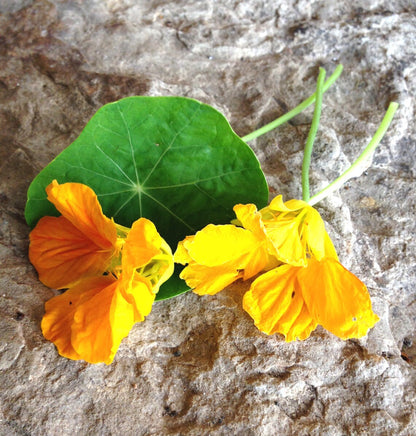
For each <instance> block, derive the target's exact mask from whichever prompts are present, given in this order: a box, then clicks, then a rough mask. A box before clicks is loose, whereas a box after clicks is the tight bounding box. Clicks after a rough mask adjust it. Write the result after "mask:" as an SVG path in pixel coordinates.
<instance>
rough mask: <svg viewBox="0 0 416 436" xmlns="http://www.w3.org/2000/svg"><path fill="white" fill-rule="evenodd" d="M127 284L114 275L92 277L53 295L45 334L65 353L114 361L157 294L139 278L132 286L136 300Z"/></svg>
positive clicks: (47, 313) (78, 356)
mask: <svg viewBox="0 0 416 436" xmlns="http://www.w3.org/2000/svg"><path fill="white" fill-rule="evenodd" d="M123 286H125V282H123V280H122V279H119V280H116V279H114V278H113V277H112V276H104V277H99V278H90V279H85V280H83V281H81V282H79V283H78V284H77V285H76V286H74V287H73V288H71V289H69V290H68V291H66V292H65V293H63V294H62V295H59V296H57V297H54V298H52V299H51V300H49V301H48V302H47V303H46V305H45V309H46V313H45V316H44V318H43V320H42V332H43V334H44V336H45V338H46V339H48V340H50V341H52V342H54V343H55V345H56V347H57V348H58V352H59V354H61V355H62V356H65V357H68V358H70V359H75V360H78V359H82V360H85V361H87V362H89V363H99V362H104V363H106V364H109V363H111V362H112V361H113V359H114V355H115V354H116V352H117V349H118V347H119V346H120V342H121V341H122V339H123V338H124V337H126V336H127V335H128V333H129V332H130V330H131V328H132V326H133V325H134V323H135V322H137V321H141V320H143V319H144V316H145V315H147V314H148V313H149V312H150V309H151V303H152V302H153V300H154V294H152V295H151V298H148V294H149V288H148V286H147V284H145V283H144V282H141V281H135V284H134V288H133V289H129V290H128V292H127V293H128V294H129V295H130V296H134V298H132V301H128V300H127V299H126V298H125V297H124V294H125V293H126V290H124V291H123V292H121V288H122V287H123ZM143 295H145V297H144V298H142V297H143ZM150 299H151V303H150V304H149V300H150ZM139 305H141V306H139Z"/></svg>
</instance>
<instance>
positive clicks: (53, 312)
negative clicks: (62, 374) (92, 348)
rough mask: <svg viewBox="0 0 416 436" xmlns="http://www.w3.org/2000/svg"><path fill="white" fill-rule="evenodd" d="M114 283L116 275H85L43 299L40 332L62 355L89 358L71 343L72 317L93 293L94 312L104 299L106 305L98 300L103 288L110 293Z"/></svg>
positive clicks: (100, 306)
mask: <svg viewBox="0 0 416 436" xmlns="http://www.w3.org/2000/svg"><path fill="white" fill-rule="evenodd" d="M115 286H116V279H114V278H113V277H112V276H103V277H95V278H90V279H85V280H83V281H82V282H80V283H78V284H77V285H76V286H74V287H73V288H71V289H69V290H68V291H66V292H64V293H63V294H61V295H57V296H56V297H53V298H52V299H50V300H49V301H47V302H46V303H45V315H44V317H43V319H42V323H41V328H42V333H43V335H44V337H45V338H46V339H47V340H49V341H51V342H53V343H54V344H55V346H56V347H57V349H58V352H59V354H60V355H61V356H64V357H67V358H69V359H73V360H79V359H84V360H87V361H88V358H89V357H90V356H86V355H82V354H81V353H79V352H78V351H77V350H75V348H74V346H73V343H72V331H73V326H74V318H75V316H76V313H78V312H79V310H80V308H81V310H84V309H83V307H84V305H85V303H86V302H88V301H89V300H91V299H94V298H95V297H98V299H99V304H98V305H97V307H93V312H94V313H96V312H97V311H96V309H98V310H100V308H103V307H106V306H105V305H103V303H105V304H107V305H108V302H106V301H105V302H104V301H101V296H102V295H103V294H102V291H103V289H110V291H111V292H110V294H112V293H113V292H114V289H115ZM94 301H95V300H94ZM78 316H79V315H78ZM97 334H99V331H97ZM107 334H108V329H107V330H106V331H105V332H104V335H107ZM94 342H95V341H94ZM90 360H91V359H90ZM93 360H96V359H93Z"/></svg>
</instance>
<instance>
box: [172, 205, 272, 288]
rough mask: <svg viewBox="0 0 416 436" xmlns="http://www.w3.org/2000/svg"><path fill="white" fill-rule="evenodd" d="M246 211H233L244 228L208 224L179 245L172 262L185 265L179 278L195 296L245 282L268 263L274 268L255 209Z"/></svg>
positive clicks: (253, 207) (250, 206) (268, 246)
mask: <svg viewBox="0 0 416 436" xmlns="http://www.w3.org/2000/svg"><path fill="white" fill-rule="evenodd" d="M236 208H237V209H236ZM247 208H248V209H239V208H238V206H236V207H235V208H234V210H235V212H236V215H237V218H238V220H239V222H243V223H244V224H245V226H244V228H242V227H237V226H234V225H232V224H225V225H214V224H209V225H207V226H206V227H204V228H203V229H202V230H200V231H199V232H197V233H196V234H195V235H194V236H188V237H187V238H185V239H184V240H183V241H181V242H179V244H178V248H177V250H176V253H175V255H174V259H175V262H178V263H181V264H184V265H185V264H188V265H187V266H186V267H185V268H184V269H183V271H182V272H181V274H180V277H181V278H182V279H184V280H185V281H186V283H187V285H188V286H189V287H191V288H193V291H194V292H195V293H197V294H199V295H204V294H210V295H214V294H216V293H217V292H219V291H221V290H223V289H224V288H225V287H227V286H228V285H229V284H231V283H232V282H234V281H236V280H238V279H240V278H242V279H244V280H247V279H249V278H251V277H253V276H254V275H256V274H258V273H259V272H260V271H262V270H264V269H267V267H268V266H269V265H270V263H272V264H273V265H275V264H276V262H275V259H274V258H273V257H271V256H270V254H269V249H273V247H271V246H270V242H269V240H268V239H267V237H266V234H265V230H264V228H263V227H262V223H261V220H260V218H261V217H260V215H259V214H256V207H255V206H254V205H247Z"/></svg>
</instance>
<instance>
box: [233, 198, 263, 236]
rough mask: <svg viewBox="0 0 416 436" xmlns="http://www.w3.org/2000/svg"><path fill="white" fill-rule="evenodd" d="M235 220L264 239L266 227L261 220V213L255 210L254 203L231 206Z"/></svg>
mask: <svg viewBox="0 0 416 436" xmlns="http://www.w3.org/2000/svg"><path fill="white" fill-rule="evenodd" d="M233 210H234V212H235V215H236V216H237V220H238V221H239V222H240V223H241V225H242V226H243V227H244V228H245V229H247V230H250V231H251V232H252V233H253V235H254V236H255V237H256V238H257V239H258V240H259V241H262V240H266V238H267V236H266V229H265V228H264V225H263V222H262V220H261V213H260V212H258V211H257V208H256V206H255V205H254V204H236V205H235V206H234V208H233Z"/></svg>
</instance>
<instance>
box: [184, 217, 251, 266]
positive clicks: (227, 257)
mask: <svg viewBox="0 0 416 436" xmlns="http://www.w3.org/2000/svg"><path fill="white" fill-rule="evenodd" d="M183 246H184V247H185V249H186V250H187V252H188V254H189V256H190V257H191V259H192V260H193V261H195V262H196V263H198V264H200V265H205V266H219V265H223V264H225V263H227V262H230V261H233V262H234V263H235V265H236V268H241V269H242V268H244V267H245V266H246V265H245V264H244V262H243V261H242V259H243V256H244V255H245V254H246V253H250V252H252V251H253V250H256V249H257V248H258V246H259V241H258V240H257V239H256V237H255V236H254V235H253V234H252V233H251V232H250V231H248V230H246V229H242V228H241V227H235V226H233V225H232V224H225V225H218V226H216V225H213V224H209V225H208V226H206V227H204V228H203V229H202V230H200V231H199V232H197V233H196V235H195V236H194V237H193V238H192V239H185V240H184V241H183Z"/></svg>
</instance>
